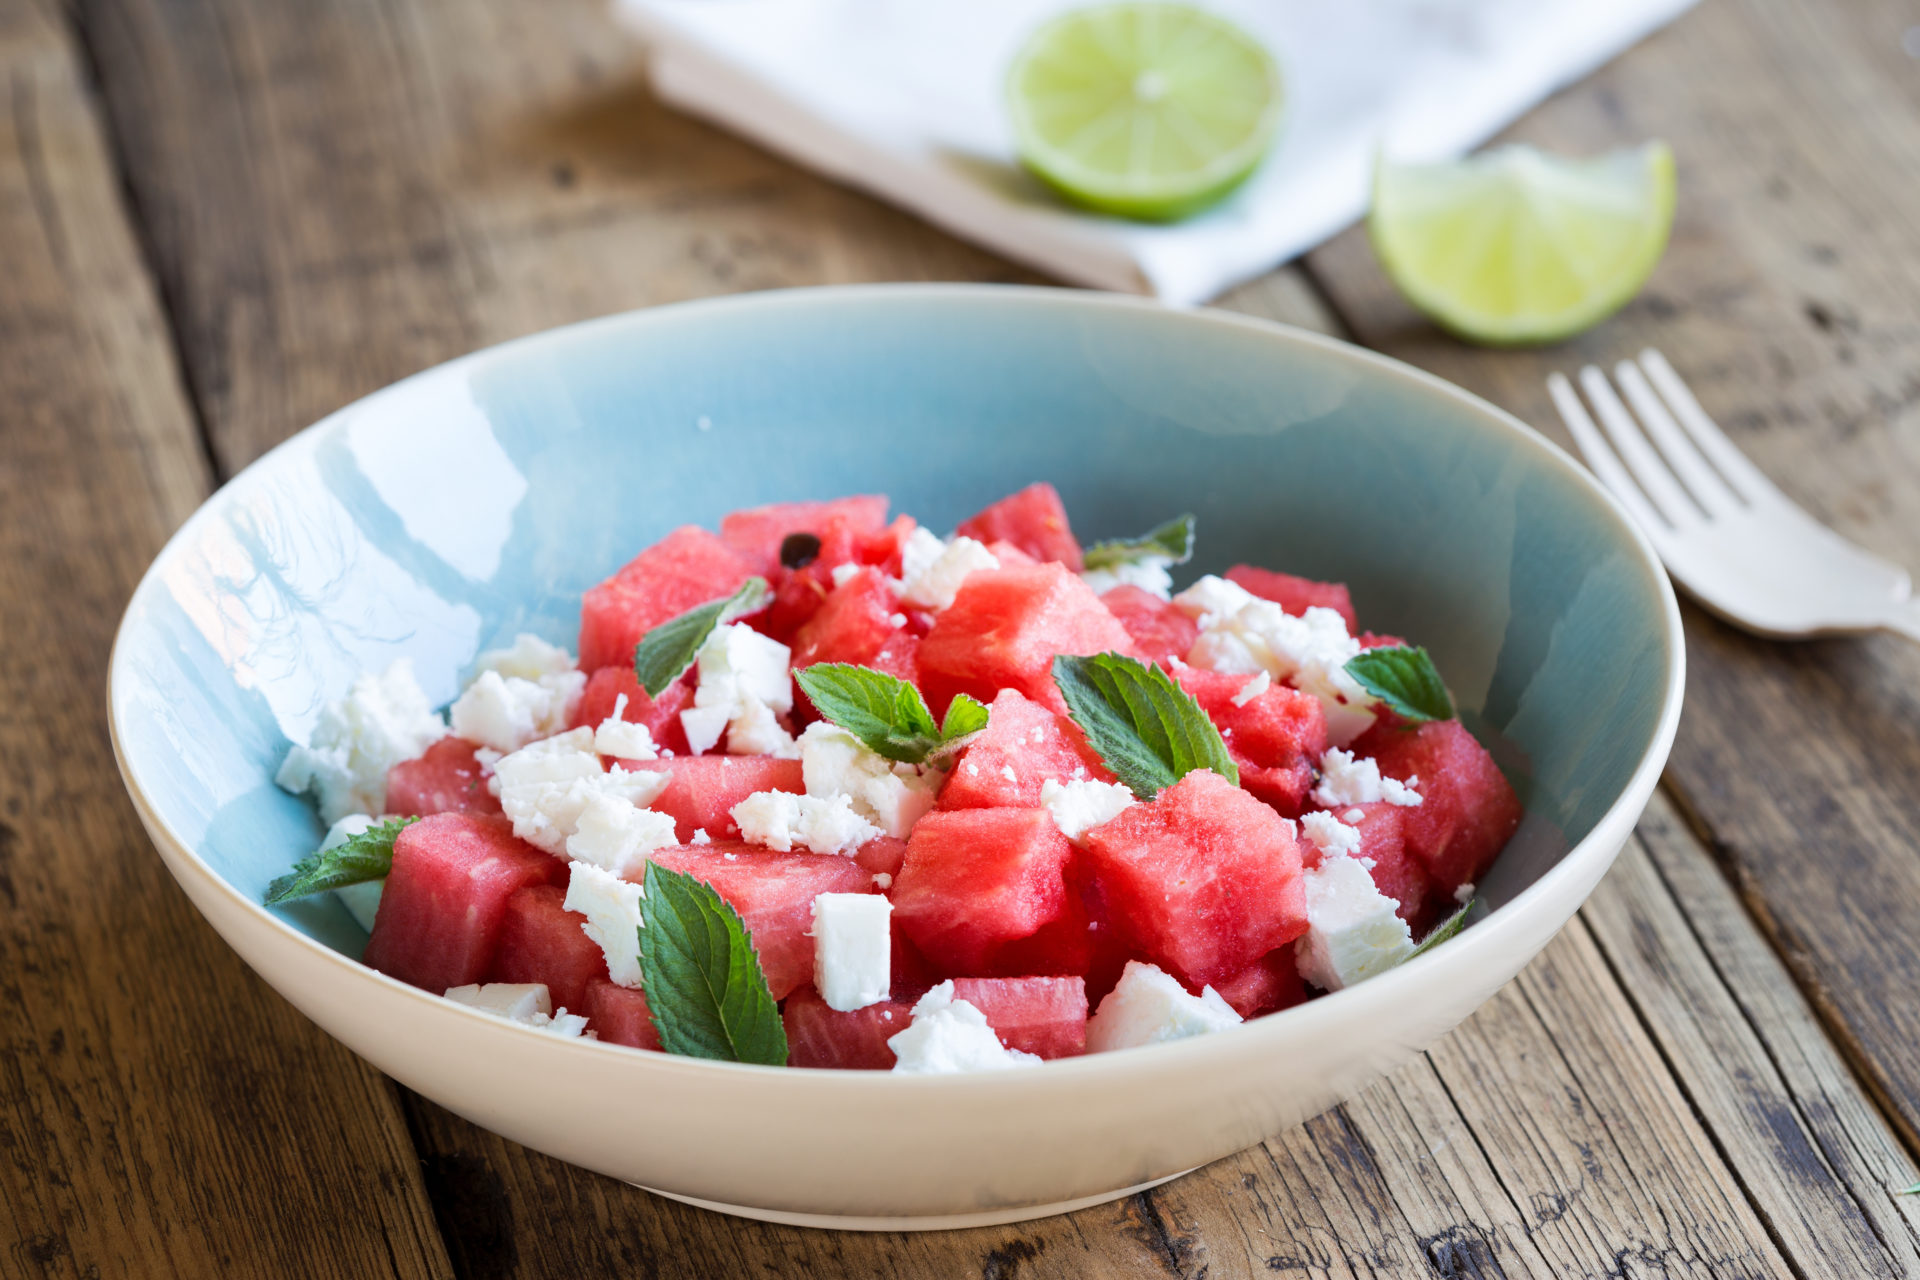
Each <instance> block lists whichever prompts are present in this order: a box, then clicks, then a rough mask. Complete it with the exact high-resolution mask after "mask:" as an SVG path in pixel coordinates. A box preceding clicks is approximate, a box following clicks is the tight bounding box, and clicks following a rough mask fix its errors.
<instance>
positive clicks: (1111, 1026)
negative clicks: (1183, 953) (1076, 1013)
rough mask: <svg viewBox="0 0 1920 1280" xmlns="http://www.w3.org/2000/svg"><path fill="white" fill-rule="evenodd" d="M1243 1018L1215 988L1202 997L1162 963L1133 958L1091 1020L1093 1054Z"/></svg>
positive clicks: (1089, 1034)
mask: <svg viewBox="0 0 1920 1280" xmlns="http://www.w3.org/2000/svg"><path fill="white" fill-rule="evenodd" d="M1240 1022H1241V1017H1240V1015H1239V1014H1237V1013H1235V1012H1234V1010H1233V1006H1232V1005H1230V1004H1228V1003H1227V1002H1226V1001H1225V1000H1224V999H1222V998H1221V996H1220V993H1219V992H1217V991H1215V990H1214V989H1213V988H1212V987H1205V988H1203V989H1202V990H1201V992H1200V994H1199V995H1197V996H1196V995H1194V994H1193V993H1192V992H1190V991H1188V990H1187V989H1186V988H1185V987H1183V986H1181V985H1180V983H1179V980H1178V979H1176V978H1175V977H1174V976H1173V975H1172V974H1170V973H1168V972H1167V971H1166V970H1164V969H1162V968H1160V967H1159V966H1158V965H1152V964H1142V963H1141V962H1140V961H1138V960H1129V961H1127V967H1126V970H1125V972H1123V973H1122V974H1121V975H1120V981H1119V983H1118V985H1116V986H1115V987H1114V989H1113V990H1112V991H1110V992H1108V993H1107V997H1106V999H1104V1000H1102V1001H1101V1002H1100V1007H1099V1008H1098V1009H1097V1010H1095V1011H1094V1015H1093V1017H1092V1018H1090V1019H1088V1020H1087V1052H1088V1053H1105V1052H1106V1051H1107V1050H1109V1049H1131V1048H1134V1047H1136V1046H1138V1045H1143V1044H1159V1043H1160V1042H1161V1041H1163V1040H1184V1039H1185V1038H1186V1037H1188V1036H1199V1035H1206V1034H1207V1033H1209V1032H1213V1031H1225V1030H1226V1029H1227V1028H1228V1027H1233V1026H1238V1025H1239V1024H1240Z"/></svg>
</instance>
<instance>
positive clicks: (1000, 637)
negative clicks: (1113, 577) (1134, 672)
mask: <svg viewBox="0 0 1920 1280" xmlns="http://www.w3.org/2000/svg"><path fill="white" fill-rule="evenodd" d="M1109 650H1112V651H1115V652H1118V653H1126V654H1131V653H1132V652H1133V651H1134V644H1133V637H1132V636H1130V635H1128V634H1127V629H1126V628H1125V627H1123V626H1121V625H1120V620H1119V619H1118V618H1115V617H1114V616H1113V615H1112V614H1111V613H1108V612H1107V606H1105V605H1104V604H1101V603H1100V597H1099V596H1096V595H1095V594H1093V589H1092V588H1091V587H1089V586H1088V585H1087V584H1086V583H1084V582H1082V581H1081V580H1080V578H1079V576H1078V575H1076V574H1074V573H1072V572H1070V571H1069V570H1067V569H1066V568H1065V567H1064V566H1062V565H1058V564H1041V565H1032V566H1027V567H1022V568H1015V569H991V570H985V571H982V572H978V573H973V574H970V575H968V577H967V580H966V581H965V582H963V583H962V584H961V586H960V591H959V593H958V594H957V595H956V596H955V597H954V601H953V604H952V605H951V606H950V607H949V608H948V609H946V610H945V611H944V612H942V613H941V614H940V615H939V616H938V617H937V618H935V619H934V623H933V630H932V631H930V632H928V633H927V638H926V639H925V640H922V641H921V642H920V674H921V685H922V688H923V689H924V690H925V692H926V694H927V700H928V702H929V703H930V704H932V705H933V706H934V707H935V714H939V713H940V712H941V710H943V709H944V708H945V706H946V704H947V703H948V702H949V701H951V700H952V698H953V696H954V695H955V694H957V693H967V694H972V695H973V696H974V697H976V698H978V699H980V700H981V701H982V702H991V701H993V698H994V695H995V694H997V693H998V692H999V691H1000V690H1002V689H1018V690H1019V691H1020V692H1021V693H1024V694H1025V695H1026V696H1027V697H1029V698H1031V699H1032V700H1034V701H1035V702H1038V703H1041V704H1043V705H1045V706H1048V707H1051V708H1053V709H1054V710H1055V711H1065V710H1066V703H1065V702H1064V701H1063V700H1062V699H1061V697H1060V691H1059V690H1058V689H1057V688H1055V687H1054V683H1053V659H1054V655H1056V654H1062V653H1067V654H1089V653H1105V652H1107V651H1109Z"/></svg>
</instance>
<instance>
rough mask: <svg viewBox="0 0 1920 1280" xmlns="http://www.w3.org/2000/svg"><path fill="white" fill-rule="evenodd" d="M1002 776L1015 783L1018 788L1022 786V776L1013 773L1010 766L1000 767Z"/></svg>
mask: <svg viewBox="0 0 1920 1280" xmlns="http://www.w3.org/2000/svg"><path fill="white" fill-rule="evenodd" d="M1000 776H1001V777H1003V778H1005V779H1006V780H1007V781H1008V782H1011V783H1013V784H1014V785H1015V786H1016V787H1017V786H1019V785H1020V775H1019V774H1017V773H1015V772H1014V771H1013V766H1012V765H1010V764H1003V765H1001V766H1000Z"/></svg>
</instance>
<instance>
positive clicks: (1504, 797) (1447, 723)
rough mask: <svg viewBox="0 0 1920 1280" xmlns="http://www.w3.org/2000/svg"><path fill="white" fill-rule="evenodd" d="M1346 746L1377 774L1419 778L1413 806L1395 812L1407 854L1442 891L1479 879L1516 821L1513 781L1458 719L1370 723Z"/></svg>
mask: <svg viewBox="0 0 1920 1280" xmlns="http://www.w3.org/2000/svg"><path fill="white" fill-rule="evenodd" d="M1353 751H1354V754H1355V755H1356V756H1365V755H1370V756H1372V757H1373V758H1374V760H1375V762H1376V763H1378V764H1379V766H1380V772H1381V773H1382V774H1383V775H1386V776H1388V777H1393V778H1398V779H1399V780H1400V781H1402V782H1407V783H1409V784H1410V785H1411V780H1412V779H1414V778H1418V779H1419V780H1420V781H1419V783H1418V785H1417V786H1415V788H1414V789H1415V790H1417V791H1418V792H1419V793H1420V797H1421V802H1420V804H1418V805H1416V806H1413V807H1410V808H1408V809H1406V810H1405V811H1404V813H1403V815H1402V821H1403V822H1404V823H1405V827H1406V843H1407V852H1408V853H1410V854H1412V855H1413V856H1414V857H1415V858H1417V859H1418V860H1419V861H1420V862H1421V863H1422V864H1423V865H1425V867H1426V869H1427V873H1428V874H1429V875H1431V876H1432V877H1433V879H1434V882H1435V884H1437V885H1438V886H1439V888H1440V890H1441V892H1442V893H1443V894H1452V893H1453V892H1454V891H1455V890H1457V889H1459V888H1460V886H1461V885H1463V884H1467V883H1469V882H1471V881H1474V880H1477V879H1479V878H1480V876H1481V874H1482V873H1484V872H1485V871H1486V869H1487V868H1488V867H1490V866H1492V865H1493V860H1494V858H1496V857H1498V856H1499V853H1500V850H1501V849H1503V848H1505V847H1506V843H1507V841H1508V840H1510V839H1512V838H1513V833H1514V832H1515V831H1516V830H1518V829H1519V827H1520V819H1521V817H1522V816H1523V811H1522V810H1521V807H1520V798H1519V797H1518V796H1516V795H1515V794H1514V792H1513V786H1512V784H1511V783H1509V782H1508V781H1507V779H1506V776H1505V775H1504V774H1502V773H1501V772H1500V766H1499V765H1497V764H1495V763H1494V762H1493V757H1492V756H1491V755H1489V754H1488V753H1487V749H1486V748H1485V747H1483V746H1481V745H1480V744H1479V743H1478V742H1477V741H1475V740H1474V736H1473V735H1472V734H1471V733H1468V732H1467V729H1466V726H1464V725H1462V724H1461V723H1460V722H1459V721H1458V720H1435V721H1429V722H1428V723H1426V724H1421V725H1417V726H1413V727H1410V728H1409V727H1406V726H1402V725H1396V724H1383V725H1375V726H1374V727H1373V728H1371V729H1369V730H1368V731H1367V732H1366V733H1364V734H1362V735H1361V736H1360V738H1359V739H1358V740H1357V741H1356V742H1355V743H1354V744H1353Z"/></svg>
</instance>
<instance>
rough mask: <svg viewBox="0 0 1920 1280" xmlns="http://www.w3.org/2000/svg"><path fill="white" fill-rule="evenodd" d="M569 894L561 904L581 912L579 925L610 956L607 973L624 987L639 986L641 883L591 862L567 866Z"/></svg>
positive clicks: (603, 952) (604, 953) (608, 957)
mask: <svg viewBox="0 0 1920 1280" xmlns="http://www.w3.org/2000/svg"><path fill="white" fill-rule="evenodd" d="M567 873H568V878H567V896H566V900H565V901H564V902H562V903H561V905H562V906H564V907H565V908H566V909H567V910H569V911H578V912H579V913H580V914H581V915H583V916H585V917H586V918H587V919H586V923H585V924H582V925H581V926H580V930H581V932H583V933H585V934H586V935H587V936H588V937H589V938H592V939H593V940H594V942H596V943H597V944H599V947H600V951H601V953H602V954H603V955H605V956H606V957H607V976H608V977H609V978H611V979H613V981H615V982H616V983H618V984H620V985H621V986H623V987H637V986H639V985H640V899H641V897H642V896H643V895H642V893H641V889H640V886H639V885H637V884H634V883H633V882H632V881H630V880H622V879H621V878H620V877H619V876H616V875H614V874H613V873H612V872H611V871H603V870H601V869H600V868H599V867H596V866H594V865H593V864H592V863H590V862H576V863H573V864H572V865H571V866H569V867H568V868H567Z"/></svg>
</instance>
